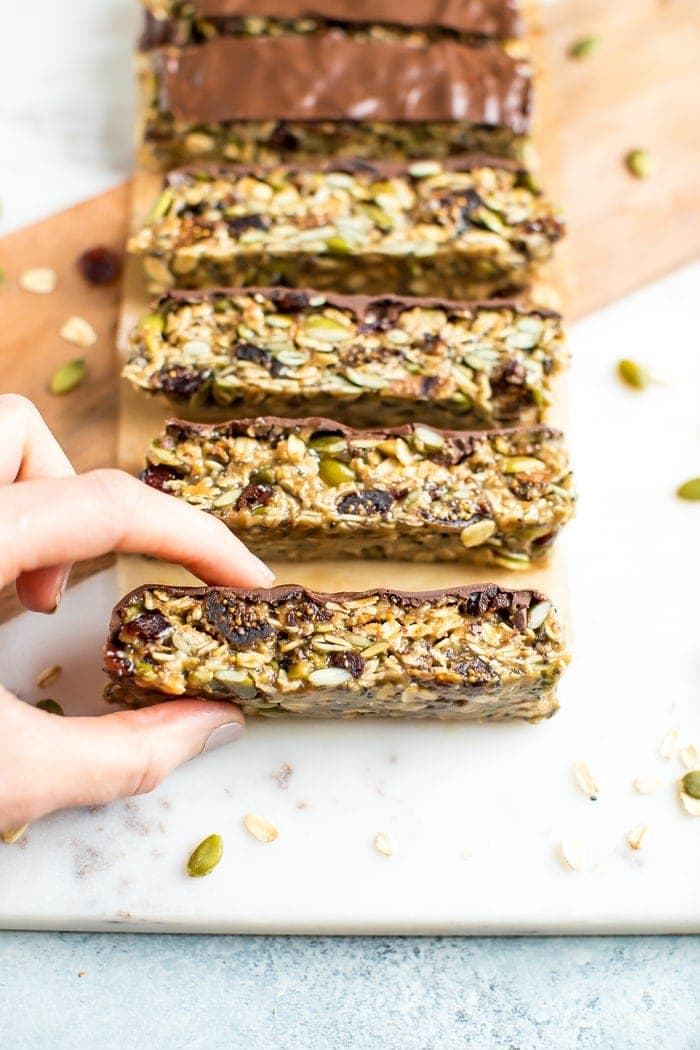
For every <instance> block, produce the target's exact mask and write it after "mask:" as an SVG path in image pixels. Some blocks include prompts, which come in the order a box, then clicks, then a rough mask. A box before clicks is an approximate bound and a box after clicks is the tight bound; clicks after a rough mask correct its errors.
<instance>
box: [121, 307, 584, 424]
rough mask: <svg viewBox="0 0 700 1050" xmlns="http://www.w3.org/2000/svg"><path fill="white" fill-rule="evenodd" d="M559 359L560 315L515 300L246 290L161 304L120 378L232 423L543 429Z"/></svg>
mask: <svg viewBox="0 0 700 1050" xmlns="http://www.w3.org/2000/svg"><path fill="white" fill-rule="evenodd" d="M566 362H567V354H566V350H565V346H564V335H563V332H562V322H561V318H560V317H559V315H558V314H555V313H552V312H550V311H546V310H526V309H524V308H522V307H519V306H517V305H515V304H514V303H512V302H498V301H495V300H491V301H490V302H472V303H464V302H462V303H458V302H451V301H449V300H446V299H415V298H408V297H404V298H400V297H398V296H383V297H381V298H379V299H371V298H368V297H363V296H339V295H332V294H328V295H325V294H323V293H319V292H316V291H311V290H296V289H294V290H293V289H289V288H248V289H222V290H217V291H210V292H177V291H174V292H170V293H169V294H167V295H165V296H163V297H162V298H161V299H160V300H159V301H158V302H156V303H155V304H154V305H153V307H152V312H151V313H150V314H148V315H146V316H145V317H144V318H143V319H142V320H141V321H140V322H139V324H138V325H137V326H136V327H135V328H134V330H133V331H132V333H131V335H130V339H129V358H128V362H127V364H126V365H125V367H124V370H123V373H122V374H123V376H124V377H125V378H126V379H128V380H129V381H130V382H131V383H132V384H133V385H134V386H135V387H136V388H137V389H141V390H144V391H147V392H149V393H152V394H160V395H162V396H165V397H167V398H168V399H169V400H170V401H172V402H173V403H175V404H178V405H187V406H188V407H189V408H191V409H197V408H199V407H202V406H207V405H219V406H222V409H225V410H226V413H227V415H228V416H236V415H250V414H251V413H252V412H254V413H257V414H259V415H279V416H289V415H297V414H299V415H318V416H331V417H332V418H333V419H338V420H341V421H342V422H346V423H350V424H352V425H355V426H373V425H375V424H376V422H377V420H381V421H382V422H383V423H386V424H387V425H389V426H390V425H392V424H398V423H403V422H407V421H409V420H413V419H416V418H420V419H421V420H422V421H423V422H425V423H429V424H432V425H434V426H445V427H459V428H460V429H467V428H468V429H481V428H493V427H502V426H511V425H514V424H522V423H540V422H542V421H543V419H544V416H545V414H546V412H547V408H548V406H549V404H550V402H551V400H552V396H553V391H554V385H555V383H556V381H557V380H558V378H559V375H560V373H561V372H562V370H563V369H564V367H565V365H566Z"/></svg>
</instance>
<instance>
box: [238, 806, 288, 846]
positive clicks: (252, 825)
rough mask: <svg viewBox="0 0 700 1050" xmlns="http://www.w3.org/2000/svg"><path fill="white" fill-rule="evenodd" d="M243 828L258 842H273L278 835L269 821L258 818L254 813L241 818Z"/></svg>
mask: <svg viewBox="0 0 700 1050" xmlns="http://www.w3.org/2000/svg"><path fill="white" fill-rule="evenodd" d="M243 826H244V827H245V829H246V831H247V832H248V833H249V834H250V835H252V836H253V838H254V839H257V840H258V842H274V841H275V839H276V838H277V836H278V835H279V831H278V829H277V828H276V827H275V825H274V824H273V823H272V822H271V821H269V820H265V818H264V817H258V816H256V814H255V813H248V814H247V815H246V816H245V817H244V818H243Z"/></svg>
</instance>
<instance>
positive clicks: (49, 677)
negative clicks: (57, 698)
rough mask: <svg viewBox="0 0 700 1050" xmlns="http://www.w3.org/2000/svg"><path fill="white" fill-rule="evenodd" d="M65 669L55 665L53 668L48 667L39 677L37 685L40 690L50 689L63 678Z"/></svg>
mask: <svg viewBox="0 0 700 1050" xmlns="http://www.w3.org/2000/svg"><path fill="white" fill-rule="evenodd" d="M62 671H63V668H62V667H61V665H60V664H54V666H53V667H46V668H45V669H44V670H43V671H42V672H41V674H40V675H38V676H37V680H36V684H37V685H38V686H39V688H40V689H48V687H49V686H50V685H53V684H54V682H56V681H58V679H59V678H60V676H61V672H62Z"/></svg>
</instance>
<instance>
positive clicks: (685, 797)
mask: <svg viewBox="0 0 700 1050" xmlns="http://www.w3.org/2000/svg"><path fill="white" fill-rule="evenodd" d="M678 797H679V798H680V800H681V805H682V806H683V809H684V810H685V811H686V813H687V814H688V816H689V817H700V798H693V796H692V795H689V794H688V793H687V792H686V791H684V790H683V787H682V782H681V784H680V786H679V790H678Z"/></svg>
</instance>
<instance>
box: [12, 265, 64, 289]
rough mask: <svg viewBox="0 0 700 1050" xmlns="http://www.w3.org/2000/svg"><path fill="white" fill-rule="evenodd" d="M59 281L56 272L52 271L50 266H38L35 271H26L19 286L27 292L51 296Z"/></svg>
mask: <svg viewBox="0 0 700 1050" xmlns="http://www.w3.org/2000/svg"><path fill="white" fill-rule="evenodd" d="M57 279H58V278H57V277H56V271H55V270H50V269H49V267H48V266H37V267H35V268H34V269H33V270H25V271H24V273H23V274H22V275H21V276H20V279H19V284H20V288H24V290H25V292H34V293H35V294H37V295H49V294H50V293H51V292H53V291H54V289H55V288H56V281H57Z"/></svg>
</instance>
